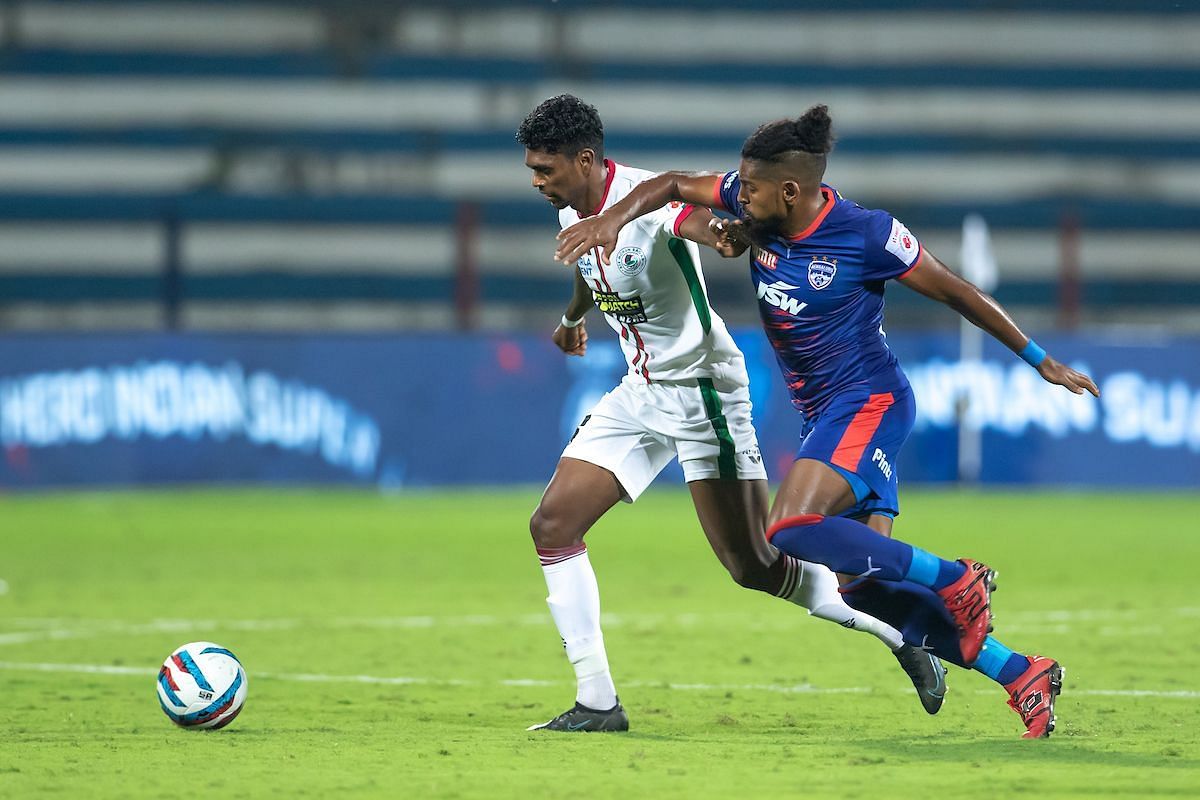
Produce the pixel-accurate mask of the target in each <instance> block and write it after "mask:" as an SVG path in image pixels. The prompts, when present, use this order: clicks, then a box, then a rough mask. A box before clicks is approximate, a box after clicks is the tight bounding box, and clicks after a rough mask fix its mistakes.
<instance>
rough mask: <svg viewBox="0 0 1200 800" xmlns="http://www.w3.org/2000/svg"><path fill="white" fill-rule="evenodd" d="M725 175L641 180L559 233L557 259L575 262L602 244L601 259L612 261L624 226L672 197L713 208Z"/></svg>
mask: <svg viewBox="0 0 1200 800" xmlns="http://www.w3.org/2000/svg"><path fill="white" fill-rule="evenodd" d="M721 178H722V176H721V175H718V174H716V173H707V172H664V173H662V174H661V175H655V176H654V177H653V178H650V179H649V180H646V181H643V182H642V183H639V184H638V185H637V186H635V187H634V188H633V191H631V192H630V193H629V194H627V195H626V196H625V197H623V198H622V199H621V200H620V201H619V202H616V203H613V205H612V206H611V207H609V208H608V209H607V210H606V211H604V213H602V214H597V215H596V216H594V217H589V218H587V219H585V220H581V221H580V222H577V223H576V224H574V225H572V226H571V227H569V228H567V229H565V230H563V231H562V232H561V233H559V234H558V249H557V250H556V251H555V253H554V258H555V259H557V260H558V261H561V262H563V263H564V264H568V265H569V264H574V263H575V262H576V261H578V260H579V259H581V258H583V256H584V255H585V254H586V253H587V252H588V251H590V250H591V249H592V248H594V247H599V248H600V258H601V259H602V260H603V262H604V263H605V264H608V263H609V253H611V252H612V249H613V246H614V245H615V244H616V241H617V233H618V232H619V231H620V230H621V228H623V227H625V225H627V224H628V223H630V222H632V221H633V220H635V219H637V218H638V217H640V216H642V215H643V214H648V213H650V212H651V211H654V210H655V209H659V208H662V207H663V206H665V205H666V204H667V203H670V202H671V201H672V200H679V201H682V202H684V203H691V204H692V205H696V206H704V207H705V208H711V207H712V204H713V203H715V202H716V198H715V193H716V186H717V182H718V181H719V180H721Z"/></svg>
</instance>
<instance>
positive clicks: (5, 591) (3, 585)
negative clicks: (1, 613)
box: [0, 578, 8, 594]
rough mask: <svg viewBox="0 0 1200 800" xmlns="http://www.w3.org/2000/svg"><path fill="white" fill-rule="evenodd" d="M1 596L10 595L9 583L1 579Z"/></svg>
mask: <svg viewBox="0 0 1200 800" xmlns="http://www.w3.org/2000/svg"><path fill="white" fill-rule="evenodd" d="M0 594H8V581H6V580H4V579H3V578H0Z"/></svg>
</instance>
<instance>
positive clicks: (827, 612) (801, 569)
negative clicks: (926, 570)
mask: <svg viewBox="0 0 1200 800" xmlns="http://www.w3.org/2000/svg"><path fill="white" fill-rule="evenodd" d="M779 557H780V558H786V559H790V560H791V562H794V563H789V564H788V565H787V567H788V573H787V574H788V580H785V581H784V590H786V589H787V588H788V586H789V584H790V583H791V582H793V581H795V582H796V587H795V589H793V590H792V591H791V593H790V594H788V595H786V598H787V600H788V601H790V602H792V603H795V604H796V605H798V606H801V607H803V608H807V609H808V613H809V614H811V615H813V616H814V617H820V618H821V619H827V620H829V621H830V622H836V623H837V624H838V625H841V626H842V627H843V628H850V629H851V630H856V631H863V632H864V633H869V634H871V635H872V636H874V637H875V638H876V639H878V640H879V641H881V642H883V643H884V644H886V645H887V646H888V649H889V650H895V649H897V648H899V647H900V646H901V645H902V644H904V637H903V636H901V635H900V631H898V630H896V629H895V628H893V627H892V626H891V625H888V624H887V623H886V622H883V621H882V620H878V619H875V617H872V616H870V615H869V614H864V613H863V612H861V611H857V610H855V609H853V608H851V607H850V606H848V605H846V601H845V600H843V599H842V595H841V594H840V593H839V592H838V581H837V576H836V575H834V574H833V571H832V570H830V569H829V568H828V567H826V566H824V565H822V564H812V563H810V562H808V561H800V560H799V559H797V558H793V557H792V556H789V555H788V554H787V553H780V554H779ZM793 575H794V576H795V577H793ZM781 596H782V595H781Z"/></svg>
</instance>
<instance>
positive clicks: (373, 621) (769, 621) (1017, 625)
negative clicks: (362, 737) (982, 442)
mask: <svg viewBox="0 0 1200 800" xmlns="http://www.w3.org/2000/svg"><path fill="white" fill-rule="evenodd" d="M1164 615H1175V616H1179V617H1186V618H1194V617H1198V616H1200V607H1190V606H1189V607H1182V608H1167V609H1150V608H1147V609H1107V610H1106V609H1089V610H1047V611H1012V612H1005V613H1004V614H1003V617H1002V618H1001V622H1002V624H1003V623H1007V624H1005V628H1006V629H1007V630H1014V631H1015V630H1022V631H1033V630H1040V631H1048V632H1058V631H1065V630H1069V626H1068V623H1071V622H1101V623H1106V624H1105V625H1104V626H1103V627H1101V628H1098V629H1097V630H1099V631H1104V632H1105V635H1126V634H1128V633H1131V632H1136V631H1139V630H1145V627H1144V626H1141V625H1131V626H1128V627H1127V626H1124V625H1121V624H1120V623H1132V622H1137V621H1138V620H1141V619H1145V618H1146V617H1151V618H1154V619H1155V620H1157V621H1160V622H1161V620H1162V617H1163V616H1164ZM802 619H804V617H803V616H799V615H784V616H780V617H772V618H766V619H764V618H763V617H761V616H758V615H755V614H752V613H719V614H697V613H694V612H688V613H680V614H609V613H606V614H602V615H601V617H600V621H601V624H602V625H603V626H604V627H607V628H619V627H627V626H655V625H663V626H671V627H677V628H690V627H699V626H705V627H714V626H719V625H722V624H730V625H737V626H739V627H742V628H745V629H754V630H757V629H763V628H770V629H788V628H791V627H792V626H793V625H795V624H796V623H797V622H799V621H800V620H802ZM0 624H9V625H14V626H20V627H26V628H29V627H37V628H42V629H43V630H41V631H36V632H33V631H31V632H28V634H20V635H33V634H34V633H36V634H37V635H40V636H43V637H51V636H65V635H70V636H81V635H95V634H98V633H129V634H143V633H160V632H172V631H175V632H179V631H187V630H197V631H207V630H217V629H220V630H245V631H287V630H296V629H300V628H313V629H335V630H336V629H339V628H341V629H352V628H417V629H421V628H470V627H509V626H512V625H529V626H549V625H550V624H551V618H550V615H549V614H547V613H541V612H539V613H531V614H514V615H509V616H498V615H491V614H471V615H465V616H446V617H437V616H430V615H413V616H401V617H332V618H303V617H296V618H276V619H154V620H150V621H148V622H136V623H135V622H127V621H124V620H106V619H72V618H69V617H14V618H10V619H7V620H0ZM63 631H70V632H71V633H70V634H64V633H63ZM1160 632H1161V629H1160ZM17 635H18V634H16V633H12V634H0V637H3V636H17ZM4 641H5V639H3V638H0V643H3V642H4ZM13 641H21V640H20V639H14V640H13Z"/></svg>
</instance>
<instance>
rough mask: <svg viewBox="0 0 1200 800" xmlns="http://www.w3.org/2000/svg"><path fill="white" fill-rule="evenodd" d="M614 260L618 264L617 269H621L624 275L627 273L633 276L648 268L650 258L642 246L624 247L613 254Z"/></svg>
mask: <svg viewBox="0 0 1200 800" xmlns="http://www.w3.org/2000/svg"><path fill="white" fill-rule="evenodd" d="M613 261H614V262H615V263H616V265H617V269H619V270H621V274H622V275H627V276H629V277H630V278H632V277H633V276H634V275H638V274H640V273H641V271H642V270H644V269H645V268H646V264H647V263H648V261H649V259H647V258H646V251H644V250H643V249H642V248H640V247H632V246H630V247H622V248H621V249H620V250H618V251H617V252H616V253H615V254H613Z"/></svg>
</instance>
